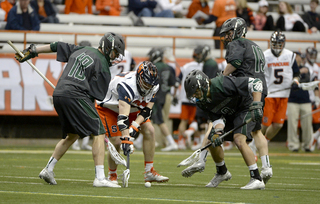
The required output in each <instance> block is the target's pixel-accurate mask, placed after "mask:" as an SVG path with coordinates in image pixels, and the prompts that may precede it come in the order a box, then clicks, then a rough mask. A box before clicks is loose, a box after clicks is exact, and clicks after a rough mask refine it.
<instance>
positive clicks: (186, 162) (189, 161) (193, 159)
mask: <svg viewBox="0 0 320 204" xmlns="http://www.w3.org/2000/svg"><path fill="white" fill-rule="evenodd" d="M251 120H252V118H250V119H248V120H246V121H245V122H244V123H242V124H241V125H239V126H238V127H235V128H233V129H232V130H230V131H228V132H226V133H224V134H223V135H221V136H220V137H219V138H220V139H223V138H224V137H226V136H228V135H230V134H231V133H233V132H234V131H235V130H237V129H239V128H241V127H243V126H245V125H246V124H248V123H249V122H250V121H251ZM210 146H213V147H215V146H214V144H213V143H211V142H210V143H209V144H207V145H206V146H204V147H202V148H201V149H198V150H196V151H195V152H194V153H193V154H192V155H191V156H190V157H188V158H186V159H185V160H183V161H182V162H180V164H178V167H180V166H190V165H192V164H194V163H195V162H197V161H198V160H199V159H200V153H201V152H202V151H203V150H205V149H207V148H208V147H210Z"/></svg>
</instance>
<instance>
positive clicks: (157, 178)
mask: <svg viewBox="0 0 320 204" xmlns="http://www.w3.org/2000/svg"><path fill="white" fill-rule="evenodd" d="M144 181H145V182H150V183H151V182H158V183H162V182H167V181H169V178H168V177H165V176H161V175H160V174H158V173H157V172H156V171H155V170H154V168H153V167H152V168H151V170H150V171H148V172H145V173H144Z"/></svg>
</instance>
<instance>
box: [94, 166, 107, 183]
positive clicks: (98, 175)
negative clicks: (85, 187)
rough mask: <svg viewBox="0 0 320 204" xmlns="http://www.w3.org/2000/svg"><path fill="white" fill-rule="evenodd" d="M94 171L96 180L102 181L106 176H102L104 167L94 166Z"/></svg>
mask: <svg viewBox="0 0 320 204" xmlns="http://www.w3.org/2000/svg"><path fill="white" fill-rule="evenodd" d="M95 170H96V178H97V179H99V180H103V179H104V178H105V177H106V176H105V174H104V165H97V166H95Z"/></svg>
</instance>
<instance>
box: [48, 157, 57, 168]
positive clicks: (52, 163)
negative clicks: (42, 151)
mask: <svg viewBox="0 0 320 204" xmlns="http://www.w3.org/2000/svg"><path fill="white" fill-rule="evenodd" d="M57 162H58V160H56V159H55V158H54V157H50V159H49V162H48V164H47V168H48V171H50V172H51V171H53V168H54V166H55V165H56V163H57Z"/></svg>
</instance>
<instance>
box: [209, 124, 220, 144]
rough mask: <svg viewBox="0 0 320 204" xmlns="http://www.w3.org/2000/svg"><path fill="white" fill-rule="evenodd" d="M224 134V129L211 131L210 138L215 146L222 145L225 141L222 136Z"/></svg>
mask: <svg viewBox="0 0 320 204" xmlns="http://www.w3.org/2000/svg"><path fill="white" fill-rule="evenodd" d="M222 134H223V129H214V128H212V129H211V132H210V134H209V136H208V139H209V140H210V141H211V142H212V145H213V146H214V147H218V146H221V145H222V143H223V139H221V138H220V136H221V135H222Z"/></svg>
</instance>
